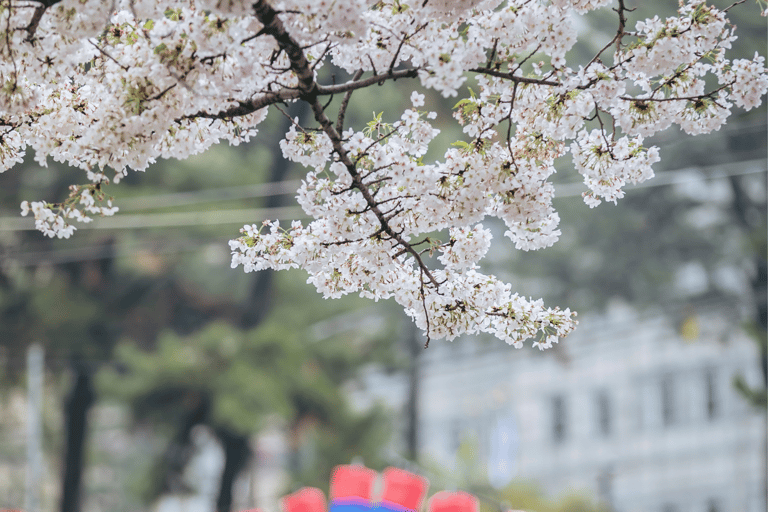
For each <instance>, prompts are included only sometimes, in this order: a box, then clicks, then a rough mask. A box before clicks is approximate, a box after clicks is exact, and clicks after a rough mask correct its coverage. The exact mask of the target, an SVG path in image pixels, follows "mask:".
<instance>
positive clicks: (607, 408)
mask: <svg viewBox="0 0 768 512" xmlns="http://www.w3.org/2000/svg"><path fill="white" fill-rule="evenodd" d="M595 406H596V409H597V430H598V432H599V433H600V435H601V436H603V437H607V436H609V435H610V434H611V401H610V398H609V396H608V392H607V391H599V392H598V393H597V395H596V396H595Z"/></svg>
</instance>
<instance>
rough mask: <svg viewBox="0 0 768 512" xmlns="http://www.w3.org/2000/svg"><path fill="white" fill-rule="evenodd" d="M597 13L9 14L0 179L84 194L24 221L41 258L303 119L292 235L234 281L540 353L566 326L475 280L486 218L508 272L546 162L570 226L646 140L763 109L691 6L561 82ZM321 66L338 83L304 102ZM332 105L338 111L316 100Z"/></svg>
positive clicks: (16, 9) (244, 8)
mask: <svg viewBox="0 0 768 512" xmlns="http://www.w3.org/2000/svg"><path fill="white" fill-rule="evenodd" d="M610 3H611V2H609V1H608V0H470V1H459V0H430V1H428V2H423V1H421V0H377V1H366V0H256V1H253V0H249V1H244V0H194V1H192V0H167V1H165V2H162V3H161V2H154V1H150V0H116V1H114V2H102V1H100V0H60V1H56V0H52V1H48V2H14V3H13V4H12V5H10V6H8V7H6V8H5V9H4V10H3V12H2V14H0V17H2V20H3V23H2V24H0V32H3V33H2V34H0V35H2V37H0V124H1V125H2V131H0V172H3V171H5V170H7V169H9V168H11V167H12V166H14V165H15V164H17V163H19V162H21V160H22V158H23V157H24V154H25V151H26V149H27V147H31V148H32V149H33V150H34V152H35V155H36V159H37V161H38V162H39V164H40V165H46V162H47V159H48V157H52V158H53V159H54V160H56V161H61V162H67V163H69V164H71V165H74V166H77V167H80V168H82V169H83V171H84V174H85V179H84V181H86V182H87V184H86V185H77V186H73V188H72V189H71V192H70V196H69V198H68V199H66V200H65V201H63V202H62V203H56V204H54V203H48V202H44V201H35V202H31V203H30V202H26V201H25V202H24V203H22V206H21V207H22V214H23V215H26V214H28V213H29V212H32V213H33V214H34V216H35V221H36V225H37V227H38V229H40V230H41V231H42V232H43V233H45V234H46V235H48V236H58V237H65V236H70V235H71V234H72V232H73V231H74V229H75V228H74V226H73V225H72V224H71V221H78V222H88V221H90V217H89V216H88V215H90V214H99V215H111V214H114V213H115V211H116V208H115V207H113V206H112V203H111V198H108V197H107V196H106V195H105V194H104V192H103V187H104V186H106V185H107V184H108V183H109V182H110V181H115V182H116V181H119V180H120V179H121V178H122V177H124V176H125V175H126V173H127V172H130V171H131V170H134V171H137V170H138V171H143V170H145V169H147V168H148V167H149V166H150V165H151V164H152V163H154V162H156V161H157V160H158V159H159V158H186V157H187V156H189V155H192V154H196V153H200V152H202V151H205V150H206V149H207V148H208V147H210V146H211V145H212V144H215V143H217V142H220V141H224V140H226V141H228V142H229V143H230V144H233V145H237V144H240V143H243V142H247V141H249V140H250V139H251V138H252V137H254V136H255V135H256V134H257V127H258V125H259V124H260V123H261V122H262V121H263V120H264V119H265V118H266V116H267V112H268V110H269V108H268V107H269V106H270V105H275V104H278V103H291V102H295V101H302V102H306V103H307V104H309V106H310V107H311V110H312V117H313V121H312V122H311V123H309V124H308V125H306V126H302V125H301V123H300V122H299V120H298V119H294V120H293V123H292V126H291V127H290V129H289V131H288V133H287V134H286V136H285V139H284V140H282V141H281V142H280V147H281V149H282V151H283V155H284V156H285V157H286V158H287V159H289V160H291V161H294V162H297V163H300V164H301V165H303V166H305V167H307V174H306V177H305V179H304V180H303V183H302V186H301V187H300V188H299V190H298V193H297V200H298V203H299V204H300V205H301V207H302V208H303V210H304V211H305V212H306V214H307V215H309V216H310V217H311V218H312V220H311V221H310V222H309V223H308V224H306V225H304V224H302V223H300V222H294V223H292V224H291V226H290V228H287V229H286V228H283V227H281V226H280V225H279V223H277V222H269V221H266V222H264V223H263V224H261V225H248V226H245V227H244V228H243V230H242V236H241V237H239V238H238V239H236V240H232V241H231V242H230V246H231V249H232V266H233V267H238V266H242V267H243V268H244V270H245V271H246V272H250V271H255V270H260V269H265V268H273V269H287V268H302V269H304V270H305V271H307V272H308V274H309V279H308V280H309V282H310V283H312V284H313V285H314V286H315V287H316V288H317V289H318V291H319V292H320V293H322V294H323V296H325V297H339V296H342V295H345V294H349V293H357V294H359V295H361V296H363V297H367V298H371V299H374V300H379V299H389V298H392V299H394V300H395V301H397V302H398V303H399V304H401V305H402V307H403V308H404V310H405V311H406V312H407V313H408V314H409V315H410V316H411V317H412V318H413V319H414V321H415V322H416V324H417V325H418V326H419V327H421V328H422V329H423V330H424V331H425V332H426V334H427V336H428V337H432V338H440V337H448V338H453V337H455V336H458V335H460V334H462V333H476V332H489V333H493V334H494V335H496V336H498V337H499V338H501V339H503V340H505V341H507V342H508V343H510V344H513V345H514V346H517V347H520V346H522V345H523V343H524V342H525V341H526V340H531V341H532V343H533V345H534V346H535V347H537V348H539V349H544V348H548V347H551V346H552V344H553V343H555V342H557V340H558V338H559V337H563V336H566V335H567V334H568V332H570V331H571V330H572V329H573V328H574V326H575V325H576V321H575V319H574V316H575V314H574V313H572V312H571V311H569V310H567V309H566V310H564V311H561V310H559V309H551V308H546V307H545V306H544V305H543V304H542V303H541V301H537V300H531V299H525V298H523V297H520V296H519V295H517V294H514V293H513V292H512V290H511V289H510V287H509V285H507V284H505V283H503V282H501V281H499V280H498V279H497V278H495V277H494V276H489V275H485V274H483V273H482V272H481V271H480V261H481V260H482V258H483V257H484V255H485V254H486V253H487V251H488V248H489V246H490V243H491V236H490V232H489V231H488V230H487V229H486V228H484V227H483V226H482V222H483V221H484V219H485V218H486V217H489V216H490V217H496V218H498V219H501V220H502V221H503V222H504V223H505V225H506V227H507V230H506V233H505V236H506V237H507V238H509V239H510V240H511V242H512V243H513V244H514V246H515V247H516V248H517V249H519V250H536V249H541V248H545V247H548V246H550V245H552V244H553V243H555V241H556V240H557V239H558V237H559V235H560V231H559V229H558V224H559V216H558V214H557V212H556V211H555V209H554V207H553V205H552V200H553V198H554V187H553V186H552V184H551V182H550V181H549V180H550V177H551V176H552V174H553V173H554V172H555V161H556V160H557V159H558V158H560V157H563V156H565V155H566V153H568V152H570V153H571V155H570V157H571V161H572V162H573V167H575V169H576V171H578V172H579V173H580V174H581V175H582V177H583V180H584V183H585V186H586V190H585V192H584V194H583V195H584V200H585V202H586V203H587V204H588V205H590V206H596V205H598V204H599V203H601V202H602V201H611V202H615V201H616V200H618V199H619V198H621V197H622V196H623V195H624V191H623V190H624V186H625V185H626V184H632V183H639V182H642V181H644V180H646V179H649V178H651V177H652V176H653V171H652V165H653V163H655V162H656V161H658V159H659V150H658V148H656V147H649V148H648V147H644V146H643V139H644V138H645V137H647V136H650V135H652V134H654V133H657V132H658V131H660V130H664V129H666V128H668V127H670V126H671V125H673V124H676V125H678V126H680V127H681V128H682V129H683V130H684V131H685V132H687V133H689V134H692V135H695V134H699V133H708V132H711V131H713V130H717V129H719V128H720V127H721V126H722V125H723V124H724V123H725V122H726V120H727V118H728V117H729V116H730V114H731V110H732V108H734V107H737V108H743V109H747V110H748V109H752V108H755V107H757V106H758V105H760V103H761V101H762V97H763V95H765V93H766V90H768V74H767V73H766V68H765V60H764V58H763V57H762V56H760V55H758V54H755V57H754V58H752V59H737V60H731V59H729V58H728V50H729V49H730V48H731V46H732V45H733V44H734V42H735V41H736V36H735V33H734V30H733V27H732V26H731V25H730V24H729V22H728V19H727V12H726V11H727V9H725V10H720V9H718V8H716V7H713V6H710V5H707V4H706V3H705V2H704V1H703V0H680V2H679V8H678V11H677V13H676V15H675V16H671V17H668V18H666V19H663V20H662V19H660V18H659V17H654V18H651V19H646V20H636V19H633V18H632V16H634V13H633V12H632V11H629V10H627V9H626V8H625V6H624V4H623V3H622V2H620V3H619V6H618V8H616V9H615V11H616V12H615V14H617V16H616V17H615V21H616V24H617V31H616V35H615V37H614V38H613V40H612V41H610V42H609V43H608V44H607V45H606V46H605V47H604V48H603V50H601V51H600V53H598V54H597V55H595V56H594V57H593V58H591V59H590V60H588V61H586V62H568V61H567V60H566V57H567V56H568V58H569V59H570V55H571V54H569V53H568V52H569V50H570V49H571V48H572V47H573V45H574V43H575V42H576V37H577V32H576V28H575V27H576V17H577V16H580V15H590V12H591V11H593V10H595V9H601V8H602V9H606V8H607V6H608V5H609V4H610ZM744 8H746V6H744ZM607 12H608V11H607V10H606V13H607ZM630 27H634V30H633V31H632V30H631V28H630ZM328 65H330V66H334V67H335V68H336V69H335V71H336V72H337V73H335V74H334V76H336V75H338V76H341V75H342V73H340V72H339V70H344V71H346V72H348V73H349V74H350V75H352V76H353V78H351V79H348V80H347V81H346V82H344V81H342V82H340V83H337V82H336V81H335V80H334V83H332V84H324V83H321V82H322V81H321V80H319V79H318V74H317V72H318V70H319V69H320V68H321V67H322V66H328ZM393 80H397V84H398V86H400V87H408V86H409V85H412V86H413V87H412V88H411V89H410V90H408V92H406V93H405V94H404V95H403V97H404V98H407V97H410V104H411V108H408V109H405V110H404V111H403V112H402V113H394V112H382V113H380V114H377V115H375V116H374V119H372V120H371V121H370V122H369V123H368V124H367V126H357V127H351V128H346V129H345V127H344V109H346V108H347V105H348V101H349V96H350V95H352V94H353V93H354V92H355V91H356V90H357V89H360V88H364V87H371V86H376V85H377V84H381V83H384V82H387V81H393ZM467 85H469V86H470V87H471V88H470V89H469V90H470V93H469V95H465V94H463V93H462V97H460V98H458V100H457V101H458V102H457V103H456V106H455V109H454V112H453V117H454V119H455V120H456V121H457V122H458V123H459V124H460V125H461V126H462V130H463V133H464V136H465V139H464V140H460V141H456V143H454V145H453V146H452V147H450V148H449V149H448V150H446V151H444V152H443V156H442V158H439V159H437V161H432V162H426V161H425V155H426V154H427V148H428V146H429V143H430V142H431V141H432V140H433V139H434V138H435V137H436V136H437V134H438V133H439V130H438V129H437V128H436V127H435V126H434V121H435V119H436V117H437V113H435V112H430V111H424V110H421V109H422V108H423V107H424V105H425V96H424V95H423V94H422V93H421V92H417V91H416V90H413V89H416V88H417V87H419V88H420V89H419V90H421V89H423V88H426V89H433V90H435V91H437V92H438V93H440V94H442V95H443V96H445V97H450V96H458V95H459V94H460V91H463V90H464V88H465V86H467ZM337 95H338V96H337ZM339 96H341V97H342V98H344V99H343V101H342V102H341V103H342V107H341V108H340V109H339V111H336V110H335V109H336V108H337V106H336V105H337V104H338V102H337V103H333V102H330V101H328V100H329V99H330V98H332V97H339ZM331 105H333V106H331ZM332 117H335V118H336V119H335V120H334V119H331V118H332ZM108 169H109V170H108Z"/></svg>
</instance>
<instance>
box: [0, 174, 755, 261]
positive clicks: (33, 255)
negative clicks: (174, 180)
mask: <svg viewBox="0 0 768 512" xmlns="http://www.w3.org/2000/svg"><path fill="white" fill-rule="evenodd" d="M753 166H754V167H753ZM712 167H713V168H718V169H722V166H719V165H718V166H712ZM703 169H707V168H702V167H692V168H691V169H690V170H691V171H697V172H700V171H701V170H703ZM766 170H767V169H766V161H765V160H752V161H746V162H739V169H738V170H732V171H730V172H727V171H726V172H720V173H718V174H717V175H714V176H703V175H702V176H699V177H691V176H690V175H688V176H682V177H681V176H680V175H679V174H680V171H675V172H672V171H668V172H664V173H660V174H659V175H657V176H656V177H655V178H653V179H651V180H648V181H646V182H644V183H640V184H638V185H635V186H634V187H632V188H629V189H628V191H630V190H632V189H634V188H647V187H659V186H669V185H678V184H685V183H692V182H698V181H703V180H714V179H723V178H727V177H730V176H746V175H752V174H761V173H765V172H766ZM267 185H273V184H267ZM555 187H556V190H557V193H556V195H555V199H557V198H560V197H577V196H578V197H580V196H581V192H582V190H583V189H584V185H583V184H582V183H567V184H562V185H555ZM170 195H174V194H170ZM266 218H268V219H275V218H277V219H307V218H308V217H307V215H306V214H304V212H303V211H302V210H301V209H300V208H299V207H297V206H293V207H276V208H250V209H234V210H215V211H208V212H173V213H147V214H132V215H120V214H118V215H117V216H116V217H106V218H103V219H97V220H94V222H93V223H90V224H83V225H78V229H113V230H114V229H139V228H153V227H155V228H158V227H164V228H168V227H183V226H205V225H225V224H239V225H243V224H246V223H249V222H256V223H258V222H259V220H261V219H266ZM34 229H35V227H34V222H33V221H32V219H27V218H17V217H0V231H26V230H34ZM229 238H231V237H228V238H227V240H228V239H229ZM159 242H161V241H158V240H155V241H150V242H147V243H145V244H142V245H140V246H132V247H130V248H123V249H121V248H118V251H117V254H115V255H114V256H112V255H110V254H108V253H107V252H105V246H103V245H97V246H90V247H81V248H77V249H69V250H54V251H35V252H23V253H16V254H13V253H10V254H8V253H6V254H5V255H3V258H5V259H7V260H14V261H15V264H16V265H21V266H30V265H39V264H41V263H47V264H51V265H61V264H65V263H76V262H80V261H92V260H99V259H104V258H107V257H115V258H126V257H131V256H135V255H136V254H138V253H140V252H144V251H152V252H153V253H155V254H160V253H163V254H177V253H182V252H194V251H196V250H198V249H199V248H200V247H201V246H204V245H210V244H211V243H222V244H223V243H225V242H226V240H224V239H221V240H219V239H217V240H210V239H206V240H196V239H188V240H186V241H183V242H180V243H176V244H174V245H168V244H167V243H166V241H165V240H163V241H162V248H159V249H158V243H159Z"/></svg>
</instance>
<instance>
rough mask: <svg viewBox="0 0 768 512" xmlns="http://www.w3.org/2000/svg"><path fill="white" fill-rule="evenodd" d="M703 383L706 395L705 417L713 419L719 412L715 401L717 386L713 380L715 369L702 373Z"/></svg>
mask: <svg viewBox="0 0 768 512" xmlns="http://www.w3.org/2000/svg"><path fill="white" fill-rule="evenodd" d="M704 385H705V387H706V397H707V419H708V420H710V421H711V420H713V419H715V418H717V416H718V414H719V413H720V407H719V404H718V401H717V387H716V380H715V371H714V370H712V369H709V370H707V371H706V373H705V374H704Z"/></svg>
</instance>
